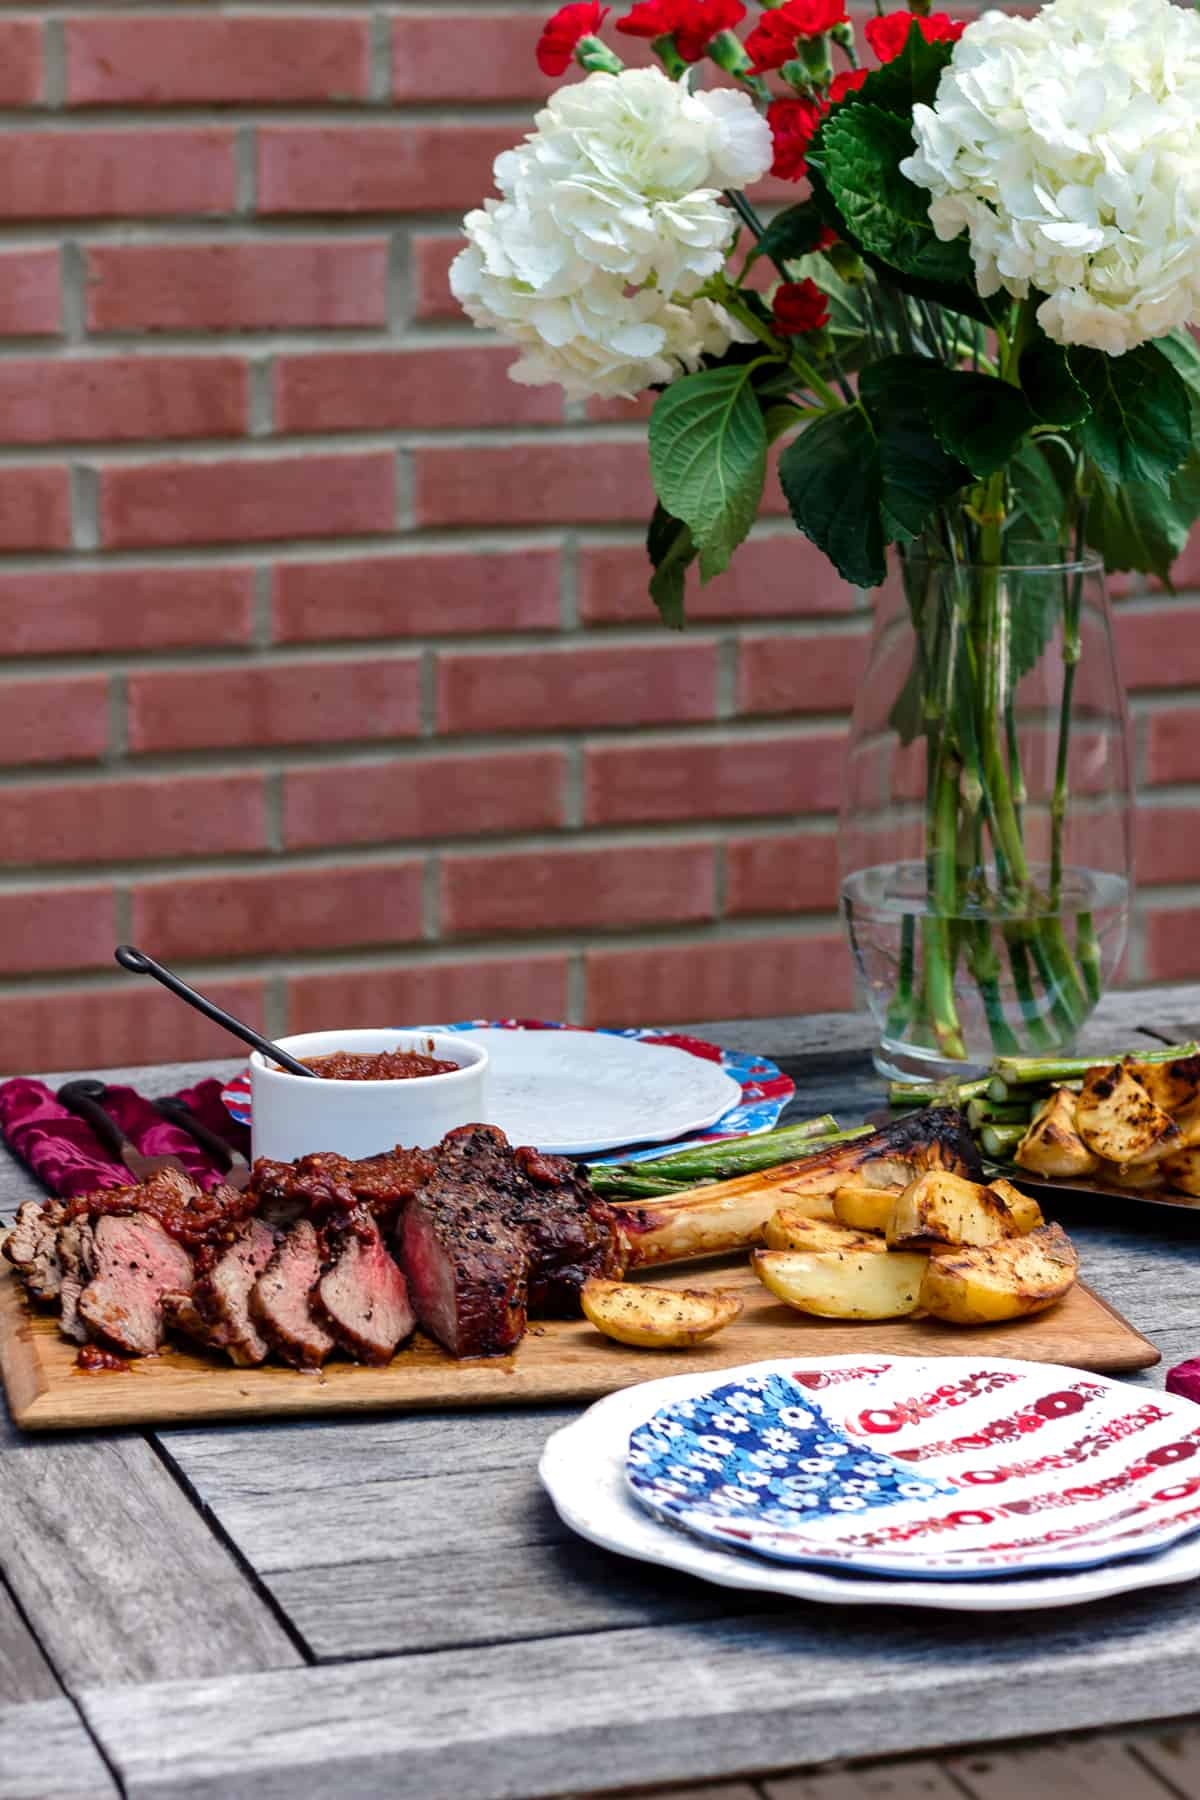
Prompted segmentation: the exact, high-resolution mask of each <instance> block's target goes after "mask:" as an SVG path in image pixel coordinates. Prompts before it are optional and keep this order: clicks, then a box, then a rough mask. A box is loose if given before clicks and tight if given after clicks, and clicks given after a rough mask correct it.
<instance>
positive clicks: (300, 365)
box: [275, 344, 563, 432]
mask: <svg viewBox="0 0 1200 1800" xmlns="http://www.w3.org/2000/svg"><path fill="white" fill-rule="evenodd" d="M514 355H515V352H514V351H513V350H512V348H511V347H509V346H505V345H491V344H478V345H476V344H455V345H453V346H452V347H451V346H447V347H446V348H445V349H438V350H366V351H360V352H357V353H351V352H348V351H337V350H332V351H330V350H326V351H320V352H318V353H317V354H315V355H309V356H279V357H276V359H275V428H276V430H277V431H295V432H305V431H393V430H395V431H436V430H445V429H452V428H454V427H456V426H465V427H471V426H479V425H533V424H545V423H549V424H556V423H558V422H560V421H561V419H562V415H563V400H562V391H561V389H559V388H528V387H519V386H518V385H517V384H516V382H512V381H510V380H509V379H508V367H509V364H510V363H511V362H512V361H513V360H514Z"/></svg>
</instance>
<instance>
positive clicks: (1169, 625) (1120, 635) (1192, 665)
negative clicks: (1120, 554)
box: [1116, 603, 1200, 689]
mask: <svg viewBox="0 0 1200 1800" xmlns="http://www.w3.org/2000/svg"><path fill="white" fill-rule="evenodd" d="M1195 620H1196V609H1195V606H1194V605H1189V604H1187V603H1184V604H1183V605H1181V606H1160V607H1155V608H1154V609H1153V610H1152V611H1148V612H1141V611H1138V612H1130V611H1127V610H1125V609H1119V610H1118V612H1117V615H1116V637H1117V663H1118V666H1119V668H1120V672H1121V678H1122V680H1123V681H1124V683H1125V685H1126V687H1127V688H1131V689H1142V688H1175V687H1200V631H1196V630H1195V628H1194V627H1195Z"/></svg>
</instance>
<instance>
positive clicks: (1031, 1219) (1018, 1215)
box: [991, 1176, 1046, 1235]
mask: <svg viewBox="0 0 1200 1800" xmlns="http://www.w3.org/2000/svg"><path fill="white" fill-rule="evenodd" d="M991 1189H992V1192H993V1194H999V1196H1000V1198H1001V1199H1002V1200H1003V1201H1004V1204H1005V1205H1006V1206H1007V1207H1008V1210H1009V1212H1010V1213H1011V1214H1012V1221H1013V1224H1014V1225H1015V1226H1016V1228H1017V1230H1018V1232H1020V1233H1021V1234H1022V1235H1023V1234H1024V1233H1025V1232H1027V1231H1038V1230H1039V1229H1040V1228H1041V1227H1042V1226H1043V1225H1044V1224H1045V1223H1046V1221H1045V1219H1044V1218H1043V1217H1042V1209H1041V1207H1040V1206H1039V1205H1038V1203H1037V1201H1036V1200H1034V1199H1033V1198H1032V1197H1031V1196H1030V1195H1029V1194H1023V1193H1022V1192H1021V1190H1020V1188H1018V1187H1014V1186H1013V1184H1012V1182H1011V1181H1005V1180H1003V1179H1002V1178H1001V1177H999V1176H997V1178H996V1180H995V1181H993V1182H992V1183H991Z"/></svg>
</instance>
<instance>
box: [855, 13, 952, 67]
mask: <svg viewBox="0 0 1200 1800" xmlns="http://www.w3.org/2000/svg"><path fill="white" fill-rule="evenodd" d="M914 25H915V26H916V27H917V29H918V30H919V31H920V33H921V36H922V37H923V38H924V39H925V42H926V43H927V44H953V43H954V42H955V41H956V39H958V38H960V37H961V36H962V34H963V32H964V31H965V30H966V29H967V24H966V20H965V19H951V18H950V17H948V15H947V14H946V13H931V14H930V15H929V17H928V18H927V19H920V18H917V16H916V15H915V14H914V13H909V12H894V13H885V14H884V15H883V17H882V18H881V19H868V20H867V25H866V32H867V42H868V44H870V46H871V48H872V50H873V51H874V52H875V54H876V56H877V57H878V58H879V60H880V62H881V63H889V62H891V61H892V60H893V59H894V58H895V57H897V56H899V55H900V52H901V51H902V50H903V49H904V46H905V44H907V42H908V34H909V31H910V30H911V28H912V27H913V26H914Z"/></svg>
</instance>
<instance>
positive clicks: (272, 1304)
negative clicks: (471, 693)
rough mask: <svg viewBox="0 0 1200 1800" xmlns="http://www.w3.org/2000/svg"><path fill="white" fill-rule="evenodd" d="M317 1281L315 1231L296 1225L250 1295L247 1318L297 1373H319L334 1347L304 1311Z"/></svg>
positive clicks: (300, 1222)
mask: <svg viewBox="0 0 1200 1800" xmlns="http://www.w3.org/2000/svg"><path fill="white" fill-rule="evenodd" d="M320 1275H321V1250H320V1243H319V1240H318V1238H317V1229H316V1226H315V1225H313V1224H312V1223H311V1221H310V1220H308V1219H300V1220H298V1221H297V1223H296V1224H295V1225H293V1226H292V1228H291V1230H290V1231H289V1232H288V1234H287V1236H286V1237H285V1238H284V1240H283V1242H282V1243H281V1244H280V1245H279V1246H278V1248H277V1249H276V1251H275V1253H274V1255H273V1256H272V1258H271V1260H270V1262H269V1263H268V1264H267V1266H266V1268H265V1269H264V1270H263V1272H262V1274H261V1275H260V1276H259V1278H258V1280H257V1281H256V1282H255V1284H254V1287H253V1289H252V1291H251V1295H250V1312H251V1314H252V1315H253V1317H254V1319H255V1321H256V1323H257V1324H258V1325H260V1326H261V1327H262V1333H263V1336H264V1337H265V1338H266V1339H267V1340H268V1342H269V1343H271V1344H273V1345H274V1347H275V1349H276V1350H278V1352H279V1354H280V1355H281V1356H282V1357H284V1358H285V1360H286V1361H288V1362H290V1363H294V1364H295V1365H296V1367H297V1368H300V1369H317V1368H320V1366H321V1364H322V1363H323V1362H324V1361H325V1358H326V1357H327V1356H328V1355H329V1352H330V1351H331V1350H332V1349H333V1345H334V1340H333V1338H332V1336H331V1335H330V1333H329V1332H328V1331H326V1329H325V1327H324V1326H323V1325H322V1324H320V1323H319V1321H318V1320H317V1319H316V1318H314V1316H313V1312H312V1308H311V1306H310V1305H309V1295H310V1294H311V1293H312V1291H313V1289H314V1287H315V1286H316V1285H317V1282H318V1280H319V1279H320Z"/></svg>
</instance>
